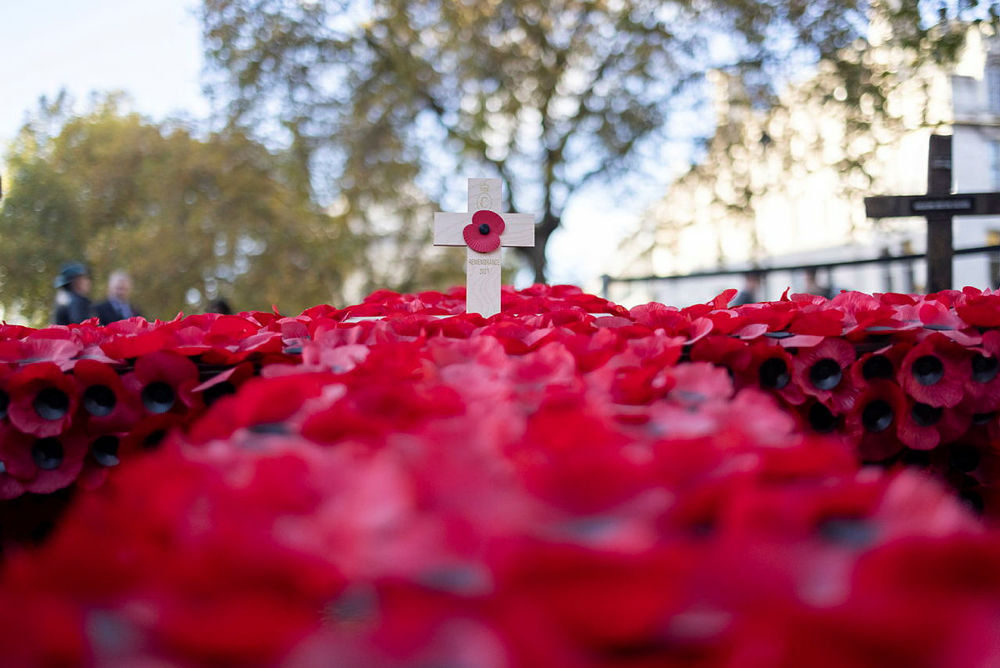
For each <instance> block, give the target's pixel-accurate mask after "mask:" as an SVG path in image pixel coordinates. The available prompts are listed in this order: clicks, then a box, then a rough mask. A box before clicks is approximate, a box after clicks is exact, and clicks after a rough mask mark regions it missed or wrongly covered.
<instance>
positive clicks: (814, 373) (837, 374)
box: [809, 357, 843, 390]
mask: <svg viewBox="0 0 1000 668" xmlns="http://www.w3.org/2000/svg"><path fill="white" fill-rule="evenodd" d="M842 377H843V372H842V371H841V368H840V365H839V364H837V363H836V362H835V361H833V360H832V359H830V358H829V357H827V358H824V359H821V360H820V361H818V362H816V363H815V364H813V365H812V367H810V369H809V381H810V382H811V383H812V384H813V386H814V387H815V388H816V389H818V390H832V389H833V388H835V387H837V386H838V385H840V379H841V378H842Z"/></svg>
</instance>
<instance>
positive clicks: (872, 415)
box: [861, 399, 892, 433]
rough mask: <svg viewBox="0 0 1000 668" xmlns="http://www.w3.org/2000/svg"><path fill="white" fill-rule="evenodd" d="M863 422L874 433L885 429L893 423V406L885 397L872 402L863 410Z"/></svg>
mask: <svg viewBox="0 0 1000 668" xmlns="http://www.w3.org/2000/svg"><path fill="white" fill-rule="evenodd" d="M861 424H862V425H864V427H865V429H867V430H868V431H870V432H873V433H878V432H880V431H885V430H886V429H888V428H889V425H891V424H892V406H891V405H890V404H889V402H888V401H885V400H884V399H876V400H875V401H872V402H870V403H869V404H868V405H867V406H865V409H864V410H863V411H861Z"/></svg>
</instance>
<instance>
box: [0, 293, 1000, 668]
mask: <svg viewBox="0 0 1000 668" xmlns="http://www.w3.org/2000/svg"><path fill="white" fill-rule="evenodd" d="M731 298H732V293H731V292H727V293H723V294H722V295H720V296H719V297H718V298H716V299H714V300H712V301H710V302H708V303H706V304H699V305H695V306H691V307H687V308H683V309H677V308H672V307H668V306H664V305H662V304H646V305H642V306H637V307H635V308H633V309H630V310H629V309H625V308H623V307H621V306H618V305H615V304H612V303H610V302H608V301H606V300H603V299H600V298H598V297H594V296H592V295H587V294H584V293H582V292H581V291H579V290H578V289H575V288H570V287H566V286H534V287H532V288H529V289H527V290H523V291H513V290H509V289H505V290H504V292H503V295H502V301H503V312H502V313H501V314H499V315H497V316H493V317H491V318H488V319H487V318H483V317H481V316H479V315H475V314H465V313H464V312H463V311H464V293H463V291H461V290H453V291H451V292H448V293H436V292H433V293H421V294H418V295H400V294H396V293H391V292H385V291H382V292H379V293H375V294H374V295H372V296H371V297H369V298H368V299H367V300H365V302H364V303H362V304H359V305H356V306H351V307H347V308H344V309H336V308H333V307H330V306H318V307H315V308H313V309H309V310H307V311H305V312H304V313H302V314H299V315H297V316H293V317H287V316H282V315H280V314H277V313H265V312H252V313H243V314H240V315H237V316H203V315H201V316H189V317H187V318H178V319H177V320H174V321H171V322H157V323H145V322H142V321H139V320H134V321H127V322H126V323H117V324H115V325H112V326H109V327H107V328H100V327H94V326H92V325H90V324H84V325H79V326H70V327H67V328H49V329H46V330H28V329H25V328H10V327H6V328H0V339H2V340H0V355H2V356H4V362H5V365H4V366H0V369H2V371H0V391H2V392H3V394H2V395H0V396H2V397H3V398H4V402H3V407H4V409H5V411H6V412H5V416H4V418H3V420H0V462H2V463H3V471H2V473H0V493H3V494H4V495H5V496H6V497H8V499H9V500H8V501H7V502H6V506H5V507H0V519H2V520H4V521H3V522H0V524H3V526H4V527H6V526H7V524H8V522H7V520H8V519H10V518H11V517H12V516H11V514H10V513H11V512H13V511H12V510H11V509H16V510H17V511H21V512H28V510H26V509H28V508H30V506H29V505H28V504H27V503H26V500H36V499H43V500H44V499H49V498H52V497H54V496H56V495H57V494H58V491H59V490H60V489H61V488H62V489H65V488H67V486H70V485H72V488H73V490H74V494H73V495H72V497H71V499H70V500H69V502H68V503H66V504H64V505H63V506H61V507H62V508H63V513H62V514H61V515H60V516H59V517H58V521H57V522H55V528H54V529H53V530H52V531H51V533H50V534H49V535H48V537H47V538H46V539H45V540H43V541H41V542H40V543H38V544H35V545H30V546H29V545H24V544H15V545H11V544H9V542H7V541H5V543H7V544H5V547H6V548H9V549H5V550H4V558H3V560H2V562H0V645H2V646H3V647H4V648H5V653H4V659H5V662H7V663H10V664H12V665H53V664H54V665H62V664H68V665H85V664H92V665H146V664H151V663H155V664H164V665H201V664H236V665H241V664H249V663H252V664H264V665H270V664H282V665H290V666H313V665H380V666H408V665H474V666H536V665H558V666H623V665H705V666H714V665H789V666H791V665H796V666H798V665H805V666H810V665H830V666H833V665H913V666H937V665H963V666H964V665H996V664H998V663H1000V615H998V614H997V612H996V601H997V600H998V596H1000V578H998V577H997V575H996V574H997V568H996V564H997V563H998V560H1000V530H998V529H997V527H996V519H997V517H998V515H997V512H998V510H997V506H996V504H995V494H994V492H993V490H994V489H995V485H996V482H997V480H1000V468H998V466H997V461H998V459H997V457H996V443H997V442H998V441H997V429H998V424H997V416H996V411H997V408H998V406H997V396H998V395H1000V391H998V389H997V387H996V386H995V383H996V378H997V375H998V373H997V371H998V369H997V364H996V362H995V360H996V359H997V354H998V352H1000V335H998V332H1000V329H997V328H1000V295H998V294H994V293H990V292H981V291H977V290H968V289H967V290H965V291H961V292H958V291H954V292H946V293H938V294H936V295H929V296H911V295H874V296H873V295H862V294H858V293H842V294H841V295H840V296H839V297H837V298H835V299H833V300H829V301H828V300H823V299H819V298H815V297H811V296H807V295H785V296H784V297H783V298H782V299H781V300H779V301H776V302H770V303H766V304H749V305H745V306H741V307H738V308H733V309H730V308H728V306H727V304H728V302H729V300H730V299H731ZM355 318H361V319H360V320H355ZM19 356H20V357H19ZM57 394H58V395H59V396H57ZM61 395H64V396H61ZM12 411H14V414H16V415H17V417H16V418H14V417H13V416H12ZM872 463H876V464H878V466H871V465H870V464H872ZM19 495H20V496H19ZM14 497H18V498H14ZM2 505H3V504H0V506H2ZM5 513H6V514H5ZM917 631H919V632H917Z"/></svg>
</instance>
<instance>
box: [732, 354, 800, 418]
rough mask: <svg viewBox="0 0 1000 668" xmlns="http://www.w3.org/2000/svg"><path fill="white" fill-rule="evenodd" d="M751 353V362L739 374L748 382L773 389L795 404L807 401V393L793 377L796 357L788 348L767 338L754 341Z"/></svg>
mask: <svg viewBox="0 0 1000 668" xmlns="http://www.w3.org/2000/svg"><path fill="white" fill-rule="evenodd" d="M749 352H750V360H749V363H748V364H747V366H746V369H745V370H744V371H743V372H742V373H740V374H738V375H739V377H741V378H742V379H743V382H744V383H745V384H752V386H756V387H759V388H761V389H763V390H766V391H769V392H773V393H775V394H777V395H778V396H780V397H781V398H782V399H784V400H785V401H786V402H788V403H789V404H792V405H795V406H797V405H799V404H802V403H803V402H804V401H805V399H806V395H805V393H804V392H803V391H802V388H801V387H800V386H799V384H798V383H796V382H795V381H794V378H793V373H794V368H795V361H794V358H793V356H792V355H791V354H789V353H788V351H787V350H786V349H785V348H783V347H782V346H780V345H774V344H773V343H772V342H771V340H770V339H766V338H765V339H764V340H758V341H754V342H753V343H752V344H750V347H749Z"/></svg>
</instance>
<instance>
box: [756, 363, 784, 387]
mask: <svg viewBox="0 0 1000 668" xmlns="http://www.w3.org/2000/svg"><path fill="white" fill-rule="evenodd" d="M757 376H758V378H759V379H760V386H761V387H767V388H770V389H773V390H780V389H781V388H783V387H785V386H786V385H788V382H789V381H790V380H791V377H790V376H789V374H788V365H787V364H785V360H783V359H781V358H780V357H772V358H770V359H768V360H765V361H764V363H763V364H761V365H760V368H759V369H757Z"/></svg>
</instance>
